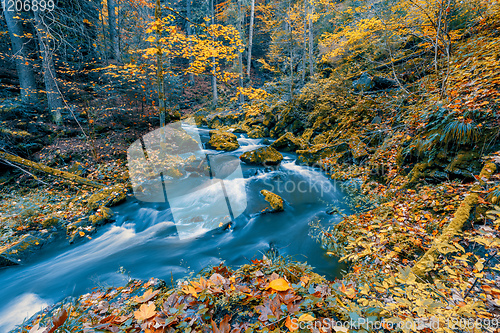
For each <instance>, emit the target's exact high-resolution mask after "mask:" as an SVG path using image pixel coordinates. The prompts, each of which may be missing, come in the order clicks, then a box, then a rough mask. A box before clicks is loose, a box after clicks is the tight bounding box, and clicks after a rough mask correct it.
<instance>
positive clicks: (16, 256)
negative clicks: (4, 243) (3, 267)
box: [0, 233, 54, 262]
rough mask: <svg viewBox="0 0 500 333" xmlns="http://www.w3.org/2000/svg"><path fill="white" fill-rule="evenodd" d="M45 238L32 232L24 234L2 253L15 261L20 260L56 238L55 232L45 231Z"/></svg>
mask: <svg viewBox="0 0 500 333" xmlns="http://www.w3.org/2000/svg"><path fill="white" fill-rule="evenodd" d="M45 235H46V236H44V238H41V237H37V236H35V235H32V234H25V235H23V236H22V237H21V238H20V239H19V240H18V241H16V242H15V243H13V244H11V245H10V246H9V247H8V248H7V249H5V250H4V251H3V252H2V253H0V255H2V256H5V257H6V258H8V259H9V260H11V261H13V262H19V261H20V260H22V259H25V258H27V257H28V256H30V255H32V254H34V253H35V252H37V251H38V250H39V249H40V248H41V247H42V246H43V245H44V244H46V243H48V242H50V241H52V240H53V239H54V237H53V233H45Z"/></svg>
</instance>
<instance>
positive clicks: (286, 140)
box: [271, 132, 307, 152]
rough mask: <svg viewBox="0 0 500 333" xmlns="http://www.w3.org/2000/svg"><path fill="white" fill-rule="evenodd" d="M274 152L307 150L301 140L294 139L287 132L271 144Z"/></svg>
mask: <svg viewBox="0 0 500 333" xmlns="http://www.w3.org/2000/svg"><path fill="white" fill-rule="evenodd" d="M271 147H273V148H274V149H276V150H279V151H293V152H294V151H296V150H304V149H306V148H307V145H306V143H305V142H304V140H302V139H301V138H296V137H295V136H294V135H293V134H292V133H290V132H288V133H286V134H285V135H282V136H281V137H280V138H279V139H278V140H276V141H274V142H273V143H272V144H271Z"/></svg>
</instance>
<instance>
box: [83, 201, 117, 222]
mask: <svg viewBox="0 0 500 333" xmlns="http://www.w3.org/2000/svg"><path fill="white" fill-rule="evenodd" d="M113 215H114V213H113V211H112V210H111V209H110V208H108V207H105V206H101V207H99V209H98V210H97V212H96V213H95V214H94V215H90V216H89V221H90V222H91V223H92V225H101V224H104V223H106V222H107V221H109V220H110V219H111V218H112V217H113Z"/></svg>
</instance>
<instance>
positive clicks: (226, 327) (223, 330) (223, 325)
mask: <svg viewBox="0 0 500 333" xmlns="http://www.w3.org/2000/svg"><path fill="white" fill-rule="evenodd" d="M231 317H232V316H231V315H228V314H227V315H226V316H225V317H224V319H222V321H221V322H220V325H219V327H218V328H217V324H216V323H215V322H214V321H213V319H210V321H211V323H212V329H213V333H229V332H230V331H231V325H230V324H229V321H230V320H231Z"/></svg>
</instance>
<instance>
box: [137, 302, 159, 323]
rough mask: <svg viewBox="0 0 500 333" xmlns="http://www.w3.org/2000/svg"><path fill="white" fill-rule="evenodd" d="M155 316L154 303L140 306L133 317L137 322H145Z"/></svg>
mask: <svg viewBox="0 0 500 333" xmlns="http://www.w3.org/2000/svg"><path fill="white" fill-rule="evenodd" d="M155 315H156V305H155V303H154V302H149V303H148V304H142V305H141V307H140V308H139V310H137V311H134V317H135V319H137V320H146V319H149V318H151V317H154V316H155Z"/></svg>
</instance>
